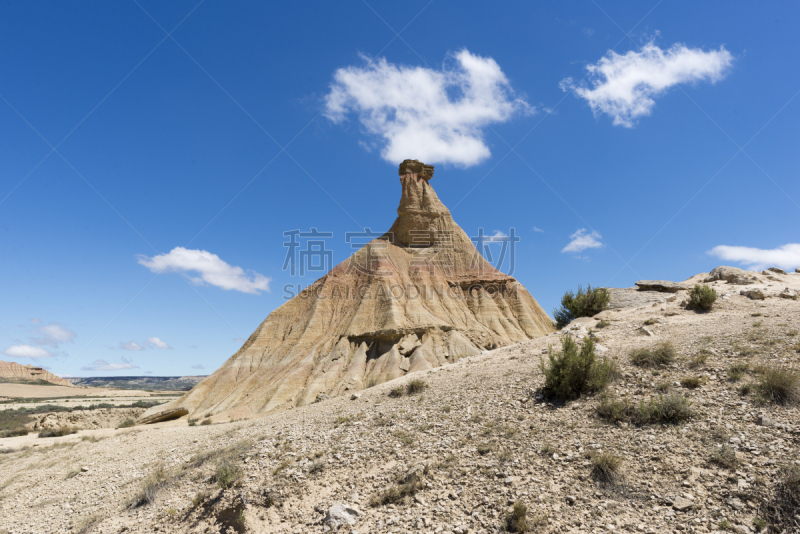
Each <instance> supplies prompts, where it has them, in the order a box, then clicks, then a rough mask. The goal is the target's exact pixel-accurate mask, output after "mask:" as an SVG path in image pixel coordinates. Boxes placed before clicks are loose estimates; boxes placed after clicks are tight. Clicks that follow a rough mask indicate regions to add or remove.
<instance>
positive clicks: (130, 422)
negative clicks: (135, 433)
mask: <svg viewBox="0 0 800 534" xmlns="http://www.w3.org/2000/svg"><path fill="white" fill-rule="evenodd" d="M135 424H136V421H134V420H133V419H125V420H124V421H123V422H121V423H120V424H119V427H120V428H130V427H132V426H134V425H135Z"/></svg>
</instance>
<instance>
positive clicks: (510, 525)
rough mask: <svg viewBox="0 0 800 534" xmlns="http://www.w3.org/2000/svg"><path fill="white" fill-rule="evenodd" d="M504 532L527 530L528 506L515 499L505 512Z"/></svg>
mask: <svg viewBox="0 0 800 534" xmlns="http://www.w3.org/2000/svg"><path fill="white" fill-rule="evenodd" d="M504 527H505V531H506V532H528V507H527V506H525V505H524V504H523V503H522V502H521V501H516V502H515V503H514V506H512V507H511V510H509V511H508V512H506V521H505V525H504Z"/></svg>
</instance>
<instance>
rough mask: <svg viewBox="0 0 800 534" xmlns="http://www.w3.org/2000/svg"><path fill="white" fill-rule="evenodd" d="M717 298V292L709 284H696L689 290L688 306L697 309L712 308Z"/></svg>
mask: <svg viewBox="0 0 800 534" xmlns="http://www.w3.org/2000/svg"><path fill="white" fill-rule="evenodd" d="M716 300H717V292H716V291H715V290H714V288H712V287H709V286H701V285H699V284H698V285H696V286H694V287H693V288H692V289H690V290H689V304H687V306H686V307H687V308H691V309H696V310H710V309H711V307H712V306H713V305H714V302H715V301H716Z"/></svg>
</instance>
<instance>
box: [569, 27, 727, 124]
mask: <svg viewBox="0 0 800 534" xmlns="http://www.w3.org/2000/svg"><path fill="white" fill-rule="evenodd" d="M731 63H733V55H731V53H730V52H728V51H727V50H725V47H720V48H719V50H709V51H708V52H705V51H703V50H702V49H700V48H687V47H686V45H683V44H675V45H673V46H672V48H670V49H668V50H662V49H661V48H659V47H658V46H656V45H655V44H653V42H652V41H651V42H650V43H648V44H646V45H644V46H643V47H642V48H641V50H639V51H638V52H636V51H633V50H631V51H629V52H628V53H626V54H624V55H623V54H617V53H616V52H614V51H613V50H609V51H608V54H606V56H605V57H604V58H602V59H601V60H600V61H598V62H597V63H595V64H590V65H588V66H587V67H586V69H587V70H588V71H589V75H588V77H589V80H590V81H591V88H590V87H589V86H587V85H586V84H581V85H578V84H575V83H574V81H573V80H572V78H566V79H565V80H562V81H561V88H562V89H563V90H565V91H567V90H570V89H571V90H573V91H574V92H575V94H576V95H578V96H579V97H581V98H583V99H585V100H586V101H587V102H588V103H589V106H590V107H591V108H592V112H593V113H594V114H595V116H597V114H598V113H606V114H607V115H610V116H611V117H613V119H614V124H615V125H618V126H627V127H628V128H631V127H633V125H634V124H635V122H636V119H637V118H639V117H642V116H646V115H650V112H651V111H652V108H653V106H654V105H655V101H654V100H653V97H656V96H660V95H661V94H663V93H664V92H665V91H666V90H667V89H669V88H670V87H673V86H674V85H677V84H679V83H686V82H695V81H710V82H712V83H714V82H717V81H719V80H721V79H722V78H723V77H724V76H725V74H726V73H727V71H728V68H729V67H730V66H731Z"/></svg>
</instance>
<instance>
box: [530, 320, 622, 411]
mask: <svg viewBox="0 0 800 534" xmlns="http://www.w3.org/2000/svg"><path fill="white" fill-rule="evenodd" d="M548 359H549V365H546V364H545V362H544V359H542V360H540V367H541V370H542V373H543V374H544V377H545V383H544V388H543V393H544V394H545V396H547V397H550V398H556V399H561V400H568V399H574V398H577V397H579V396H580V395H581V394H583V393H590V392H594V391H599V390H601V389H603V388H605V387H606V385H608V383H609V382H611V381H612V380H613V379H614V378H615V375H616V373H617V370H616V365H615V363H614V362H613V361H612V360H608V359H604V360H603V361H598V360H597V357H596V355H595V352H594V342H593V341H592V340H591V339H586V340H584V343H583V346H582V347H580V349H579V348H578V345H577V344H576V343H575V341H574V340H573V339H572V337H571V336H564V338H563V339H562V340H561V351H560V352H554V351H553V350H552V348H551V350H550V351H549V354H548Z"/></svg>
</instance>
